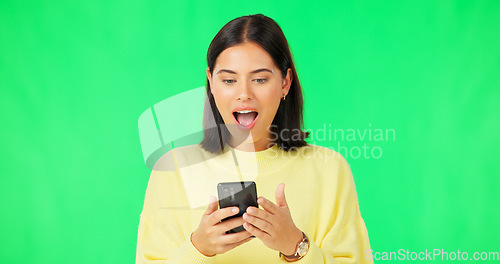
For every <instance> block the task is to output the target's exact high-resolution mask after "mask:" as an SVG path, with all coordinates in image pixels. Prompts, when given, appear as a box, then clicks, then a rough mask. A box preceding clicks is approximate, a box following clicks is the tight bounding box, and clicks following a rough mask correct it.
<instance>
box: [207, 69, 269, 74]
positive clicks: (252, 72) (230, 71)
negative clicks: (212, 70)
mask: <svg viewBox="0 0 500 264" xmlns="http://www.w3.org/2000/svg"><path fill="white" fill-rule="evenodd" d="M223 72H227V73H231V74H236V72H235V71H232V70H227V69H221V70H219V71H218V72H217V74H220V73H223ZM259 72H270V73H272V74H274V73H273V72H272V71H271V70H269V69H267V68H260V69H257V70H253V71H251V72H250V73H251V74H254V73H259Z"/></svg>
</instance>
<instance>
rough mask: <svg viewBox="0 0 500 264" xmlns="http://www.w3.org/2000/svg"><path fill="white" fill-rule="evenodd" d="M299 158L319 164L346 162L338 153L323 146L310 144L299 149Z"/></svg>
mask: <svg viewBox="0 0 500 264" xmlns="http://www.w3.org/2000/svg"><path fill="white" fill-rule="evenodd" d="M298 156H299V157H302V158H304V159H312V160H315V161H318V162H325V163H332V162H335V163H337V162H346V161H345V159H344V157H343V156H342V155H341V154H340V153H338V152H337V151H335V150H333V149H331V148H328V147H323V146H318V145H313V144H308V145H307V146H304V147H301V148H299V149H298Z"/></svg>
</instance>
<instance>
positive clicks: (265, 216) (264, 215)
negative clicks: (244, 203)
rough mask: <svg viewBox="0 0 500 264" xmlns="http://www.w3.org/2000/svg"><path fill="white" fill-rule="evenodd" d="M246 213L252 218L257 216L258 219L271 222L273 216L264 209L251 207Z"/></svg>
mask: <svg viewBox="0 0 500 264" xmlns="http://www.w3.org/2000/svg"><path fill="white" fill-rule="evenodd" d="M246 213H247V214H249V215H250V216H255V217H258V218H260V219H262V220H265V221H268V222H271V217H272V214H271V213H269V212H268V211H266V210H263V209H260V208H257V207H254V206H249V207H248V208H247V211H246Z"/></svg>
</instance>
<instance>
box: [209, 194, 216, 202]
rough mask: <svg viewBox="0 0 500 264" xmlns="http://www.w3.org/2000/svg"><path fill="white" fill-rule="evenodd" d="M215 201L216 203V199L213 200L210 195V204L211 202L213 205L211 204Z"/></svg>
mask: <svg viewBox="0 0 500 264" xmlns="http://www.w3.org/2000/svg"><path fill="white" fill-rule="evenodd" d="M215 201H217V199H215V196H213V195H212V196H210V202H211V203H213V202H215Z"/></svg>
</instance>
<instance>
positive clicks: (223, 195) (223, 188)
mask: <svg viewBox="0 0 500 264" xmlns="http://www.w3.org/2000/svg"><path fill="white" fill-rule="evenodd" d="M217 192H218V195H219V207H220V208H221V209H222V208H226V207H232V206H237V207H239V208H240V211H239V212H238V213H237V214H235V215H233V216H230V217H227V218H224V219H222V221H225V220H228V219H231V218H235V217H241V216H243V213H245V212H246V211H247V208H248V207H249V206H255V207H257V208H258V207H259V204H258V203H257V185H256V184H255V182H253V181H241V182H221V183H219V184H218V185H217ZM241 231H245V228H244V227H243V226H242V225H241V226H238V227H236V228H233V229H231V230H228V231H226V234H230V233H238V232H241Z"/></svg>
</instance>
